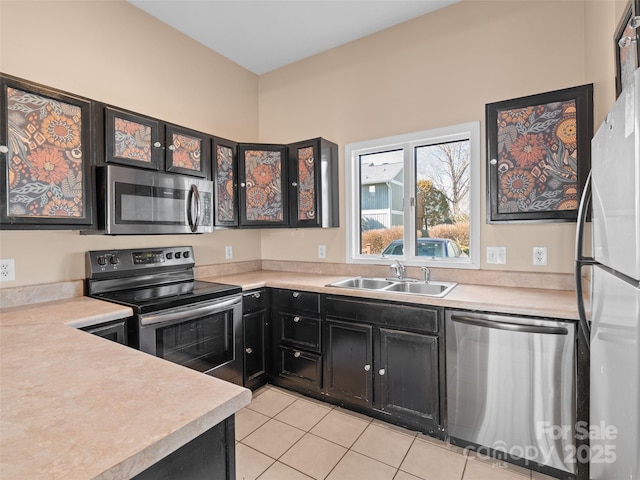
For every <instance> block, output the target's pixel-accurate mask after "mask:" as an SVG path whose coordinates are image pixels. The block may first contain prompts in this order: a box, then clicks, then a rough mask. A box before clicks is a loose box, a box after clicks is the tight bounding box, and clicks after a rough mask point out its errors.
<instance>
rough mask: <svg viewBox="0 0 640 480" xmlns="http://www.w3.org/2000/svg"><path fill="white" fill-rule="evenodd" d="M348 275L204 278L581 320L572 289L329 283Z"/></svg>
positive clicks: (263, 272)
mask: <svg viewBox="0 0 640 480" xmlns="http://www.w3.org/2000/svg"><path fill="white" fill-rule="evenodd" d="M347 278H350V277H348V276H344V275H340V276H338V275H335V276H334V275H319V274H308V273H293V272H282V271H270V270H260V271H255V272H248V273H241V274H236V275H225V276H215V277H205V278H202V279H201V280H207V281H211V282H221V283H230V284H232V285H240V286H241V287H242V288H243V290H251V289H254V288H260V287H265V286H266V287H274V288H286V289H293V290H296V289H297V290H305V291H309V292H317V293H327V294H334V295H348V296H353V297H360V298H365V299H366V298H371V299H382V300H390V301H398V302H407V303H416V304H421V305H433V306H441V307H448V308H461V309H465V310H478V311H484V312H496V313H508V314H516V315H531V316H536V317H548V318H558V319H568V320H578V318H579V317H578V310H577V307H576V294H575V292H573V291H570V290H551V289H538V288H516V287H503V286H487V285H468V284H458V285H456V287H455V288H454V289H453V290H451V292H449V294H448V295H446V296H445V297H444V298H436V297H426V296H421V295H411V294H403V293H391V292H384V293H382V292H372V291H367V290H356V289H349V288H338V287H328V286H327V285H329V284H330V283H334V282H337V281H340V280H345V279H347Z"/></svg>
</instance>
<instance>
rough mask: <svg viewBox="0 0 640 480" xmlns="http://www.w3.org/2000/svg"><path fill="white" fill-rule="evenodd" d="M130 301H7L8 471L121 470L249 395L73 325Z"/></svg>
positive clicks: (3, 391)
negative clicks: (12, 303) (14, 303)
mask: <svg viewBox="0 0 640 480" xmlns="http://www.w3.org/2000/svg"><path fill="white" fill-rule="evenodd" d="M130 314H131V310H130V309H128V308H126V307H121V306H118V305H115V304H111V303H107V302H102V301H100V300H95V299H90V298H86V297H78V298H73V299H69V300H63V301H56V302H47V303H41V304H35V305H29V306H24V307H13V308H8V309H3V310H2V311H0V360H1V361H0V386H1V388H0V475H1V477H2V479H3V480H9V479H25V478H28V479H30V480H35V479H70V478H73V479H116V478H117V479H123V478H130V477H131V476H134V475H136V474H138V473H139V472H141V471H143V470H145V469H146V468H147V467H149V466H151V465H153V464H154V463H156V462H157V461H159V460H160V459H162V458H164V457H165V456H167V455H168V454H170V453H171V452H173V451H175V450H176V449H178V448H179V447H181V446H182V445H184V444H186V443H187V442H189V441H190V440H192V439H193V438H195V437H197V436H198V435H200V434H202V433H204V432H205V431H206V430H208V429H210V428H211V427H213V426H214V425H216V424H218V423H220V422H221V421H223V420H224V419H225V418H227V417H229V416H230V415H233V414H234V413H235V412H236V411H237V410H239V409H240V408H242V407H243V406H245V405H247V404H248V403H249V402H250V400H251V392H250V391H249V390H247V389H245V388H242V387H239V386H237V385H234V384H231V383H228V382H224V381H222V380H219V379H216V378H213V377H210V376H208V375H203V374H202V373H199V372H196V371H194V370H190V369H188V368H185V367H181V366H179V365H176V364H173V363H170V362H167V361H165V360H162V359H159V358H156V357H154V356H152V355H148V354H145V353H142V352H139V351H137V350H134V349H131V348H128V347H126V346H123V345H120V344H117V343H114V342H110V341H108V340H106V339H103V338H100V337H96V336H94V335H91V334H89V333H86V332H83V331H80V330H76V329H75V328H71V327H70V325H72V326H76V327H78V326H87V325H91V324H96V323H102V322H105V321H109V320H115V319H118V318H124V317H127V316H129V315H130Z"/></svg>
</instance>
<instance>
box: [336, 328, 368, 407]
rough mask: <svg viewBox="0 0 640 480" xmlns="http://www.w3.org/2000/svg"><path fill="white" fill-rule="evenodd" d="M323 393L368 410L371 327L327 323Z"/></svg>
mask: <svg viewBox="0 0 640 480" xmlns="http://www.w3.org/2000/svg"><path fill="white" fill-rule="evenodd" d="M325 325H326V343H325V345H326V367H327V368H326V374H325V378H326V391H327V394H329V395H331V396H333V397H336V398H339V399H342V400H345V401H347V402H349V403H353V404H357V405H361V406H366V407H371V406H372V400H373V376H372V371H371V370H372V368H373V365H372V362H373V355H372V346H373V345H372V342H373V337H372V327H371V326H370V325H364V324H361V323H352V322H341V321H337V320H327V321H326V323H325Z"/></svg>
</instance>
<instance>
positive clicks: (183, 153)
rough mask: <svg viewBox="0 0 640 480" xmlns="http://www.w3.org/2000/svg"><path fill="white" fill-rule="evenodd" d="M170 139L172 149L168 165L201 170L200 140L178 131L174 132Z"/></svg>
mask: <svg viewBox="0 0 640 480" xmlns="http://www.w3.org/2000/svg"><path fill="white" fill-rule="evenodd" d="M172 140H173V141H172V143H171V145H172V146H173V150H172V155H171V165H170V166H169V167H178V168H186V169H187V170H194V171H196V172H200V171H201V170H202V160H201V159H202V155H201V153H202V152H201V150H202V140H201V139H199V138H196V137H190V136H189V135H182V134H180V133H174V134H173V138H172Z"/></svg>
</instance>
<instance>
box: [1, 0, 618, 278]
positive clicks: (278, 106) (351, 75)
mask: <svg viewBox="0 0 640 480" xmlns="http://www.w3.org/2000/svg"><path fill="white" fill-rule="evenodd" d="M623 8H624V2H623V1H615V2H613V1H610V0H602V1H599V0H598V1H595V0H586V1H584V2H583V1H579V0H576V1H549V2H545V1H540V0H535V1H517V2H507V1H495V2H485V1H479V0H467V1H463V2H461V3H459V4H456V5H453V6H451V7H448V8H446V9H443V10H440V11H437V12H435V13H434V14H431V15H427V16H424V17H421V18H418V19H415V20H413V21H410V22H407V23H405V24H402V25H399V26H396V27H393V28H390V29H388V30H386V31H383V32H380V33H378V34H375V35H371V36H369V37H367V38H364V39H362V40H359V41H356V42H352V43H350V44H347V45H344V46H342V47H339V48H336V49H333V50H331V51H329V52H325V53H323V54H320V55H316V56H314V57H312V58H309V59H307V60H303V61H300V62H297V63H295V64H292V65H290V66H287V67H284V68H281V69H279V70H276V71H274V72H271V73H268V74H265V75H262V76H261V77H259V78H258V77H257V76H255V75H253V74H251V73H249V72H247V71H246V70H244V69H242V68H241V67H239V66H237V65H235V64H233V63H232V62H229V61H228V60H226V59H225V58H223V57H221V56H220V55H217V54H216V53H213V52H211V51H209V50H207V49H205V48H204V47H202V46H201V45H200V44H198V43H196V42H194V41H192V40H190V39H188V38H187V37H185V36H183V35H182V34H180V33H178V32H176V31H175V30H173V29H171V28H170V27H167V26H166V25H164V24H162V23H161V22H159V21H157V20H155V19H154V18H152V17H150V16H148V15H146V14H145V13H143V12H141V11H139V10H138V9H136V8H135V7H133V6H131V5H129V4H128V3H126V2H124V1H119V0H115V1H95V2H89V1H82V2H80V1H67V0H61V1H55V2H47V1H45V2H34V1H29V2H23V1H7V0H0V71H2V72H5V73H9V74H12V75H16V76H20V77H23V78H26V79H29V80H33V81H37V82H41V83H43V84H46V85H49V86H52V87H57V88H60V89H63V90H67V91H70V92H73V93H77V94H81V95H85V96H87V97H90V98H94V99H96V100H101V101H105V102H108V103H111V104H114V105H118V106H121V107H124V108H128V109H131V110H134V111H138V112H141V113H145V114H148V115H151V116H155V117H158V118H161V119H164V120H168V121H171V122H175V123H179V124H183V125H185V126H188V127H192V128H195V129H199V130H203V131H205V132H210V133H213V134H216V135H220V136H224V137H228V138H231V139H234V140H238V141H255V140H260V141H264V142H289V141H295V140H301V139H304V138H310V137H315V136H324V137H326V138H328V139H330V140H332V141H334V142H337V143H338V144H339V145H340V152H341V153H340V155H341V185H340V193H341V205H342V211H341V224H342V225H344V219H345V216H344V201H343V200H344V198H345V197H344V164H343V162H344V159H343V158H342V157H343V154H344V145H345V144H346V143H350V142H356V141H361V140H367V139H372V138H378V137H383V136H389V135H395V134H399V133H406V132H412V131H418V130H424V129H428V128H433V127H439V126H445V125H452V124H457V123H463V122H469V121H474V120H480V121H481V122H482V126H483V133H484V105H485V104H486V103H490V102H495V101H499V100H505V99H509V98H514V97H518V96H522V95H530V94H534V93H540V92H544V91H549V90H555V89H559V88H565V87H570V86H574V85H579V84H583V83H590V82H593V83H594V84H595V104H596V108H595V110H596V112H595V119H596V124H599V123H600V121H601V120H602V118H603V117H604V114H605V113H606V111H607V110H608V109H609V108H610V106H611V104H612V103H613V97H614V88H615V87H614V79H613V75H614V73H613V71H614V67H613V65H614V63H613V48H612V35H613V30H614V28H615V25H616V24H617V18H618V17H619V15H621V14H622V10H623ZM484 150H485V146H484V142H483V146H482V152H483V161H484ZM484 175H485V173H484V170H483V173H482V191H484V188H485V182H484ZM476 201H479V202H480V204H481V206H482V216H483V219H484V218H485V199H484V194H482V195H481V196H480V198H477V199H476ZM574 233H575V224H574V223H566V224H550V223H545V224H533V225H522V224H517V225H486V224H485V222H484V220H483V221H482V251H483V252H484V248H485V247H486V246H492V245H504V246H506V247H507V261H508V263H507V265H506V266H505V267H504V268H505V269H508V270H514V271H534V272H537V271H540V272H542V271H546V272H562V273H570V272H572V262H571V258H572V256H573V237H574ZM183 243H188V244H193V245H194V247H195V249H196V258H197V259H198V264H199V265H204V264H214V263H222V262H224V261H225V260H224V246H225V245H233V247H234V255H235V258H234V260H253V259H259V258H264V259H273V260H301V261H305V260H306V261H315V260H317V258H316V257H317V245H318V244H325V245H326V246H327V260H326V261H328V262H344V260H345V230H344V227H342V228H339V229H329V230H322V231H319V230H316V229H313V230H304V229H301V230H262V231H257V230H242V231H217V232H215V233H213V234H206V235H198V236H189V237H184V236H162V237H105V236H80V235H79V234H78V233H77V232H67V231H65V232H55V231H43V232H29V231H17V232H7V231H3V232H0V256H1V257H2V258H15V260H16V269H17V281H16V282H7V283H3V284H2V285H0V286H2V287H12V286H19V285H28V284H37V283H48V282H54V281H61V280H73V279H79V278H83V277H84V259H83V253H84V252H85V251H86V250H90V249H100V248H127V247H137V246H156V245H158V246H161V245H174V244H183ZM534 245H535V246H538V245H546V246H547V247H548V248H549V252H548V256H549V266H548V267H546V268H545V267H532V266H531V248H532V247H533V246H534ZM283 246H286V248H283ZM482 257H483V264H482V268H496V267H493V266H488V265H485V264H484V255H482Z"/></svg>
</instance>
